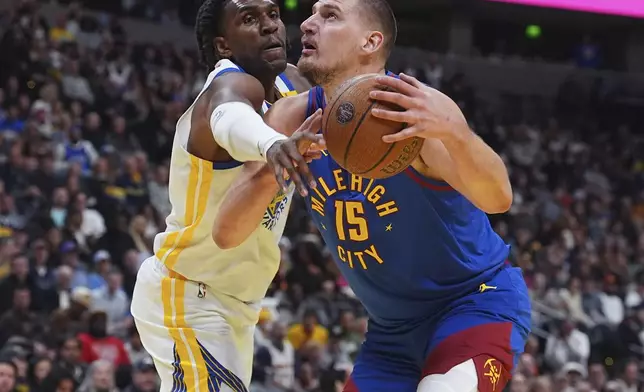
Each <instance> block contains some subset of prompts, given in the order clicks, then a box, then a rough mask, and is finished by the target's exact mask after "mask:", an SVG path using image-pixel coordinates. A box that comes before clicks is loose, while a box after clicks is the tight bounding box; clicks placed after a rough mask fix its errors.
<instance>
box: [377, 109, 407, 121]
mask: <svg viewBox="0 0 644 392" xmlns="http://www.w3.org/2000/svg"><path fill="white" fill-rule="evenodd" d="M371 114H372V115H373V116H374V117H378V118H380V119H383V120H389V121H395V122H399V123H406V124H415V123H416V121H415V117H414V116H413V115H412V113H410V112H409V111H404V112H398V111H395V110H387V109H371Z"/></svg>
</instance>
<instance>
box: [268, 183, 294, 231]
mask: <svg viewBox="0 0 644 392" xmlns="http://www.w3.org/2000/svg"><path fill="white" fill-rule="evenodd" d="M287 204H288V195H285V194H284V192H282V191H280V192H279V193H278V194H277V196H275V197H274V198H273V201H271V204H269V205H268V208H267V209H266V211H265V212H264V218H263V219H262V225H263V226H264V227H265V228H266V229H267V230H270V231H273V229H274V228H275V226H276V225H277V222H279V219H280V217H281V216H282V213H284V210H286V205H287Z"/></svg>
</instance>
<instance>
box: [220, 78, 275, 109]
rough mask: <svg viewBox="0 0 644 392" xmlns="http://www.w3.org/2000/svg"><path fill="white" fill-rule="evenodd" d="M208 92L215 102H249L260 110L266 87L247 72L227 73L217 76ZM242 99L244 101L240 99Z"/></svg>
mask: <svg viewBox="0 0 644 392" xmlns="http://www.w3.org/2000/svg"><path fill="white" fill-rule="evenodd" d="M207 92H208V94H209V96H210V100H211V101H213V102H231V101H246V100H247V101H249V102H251V103H252V104H253V106H254V107H256V108H259V107H261V106H262V102H264V96H265V92H264V86H262V83H261V82H260V81H259V80H258V79H256V78H255V77H254V76H251V75H249V74H247V73H245V72H227V73H224V74H221V75H217V76H216V77H215V78H214V79H213V80H212V82H211V83H210V85H209V86H208V89H207ZM240 98H242V99H240Z"/></svg>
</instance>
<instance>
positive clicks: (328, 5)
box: [313, 1, 342, 13]
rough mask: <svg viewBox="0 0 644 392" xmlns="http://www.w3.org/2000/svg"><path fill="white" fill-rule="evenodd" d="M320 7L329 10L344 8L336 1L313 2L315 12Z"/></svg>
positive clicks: (339, 10)
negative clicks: (335, 2)
mask: <svg viewBox="0 0 644 392" xmlns="http://www.w3.org/2000/svg"><path fill="white" fill-rule="evenodd" d="M320 8H326V9H327V10H334V11H338V12H342V9H341V8H340V7H339V6H338V5H337V4H334V3H328V2H324V3H323V2H321V1H318V2H317V3H315V4H313V13H315V12H316V11H318V10H319V9H320Z"/></svg>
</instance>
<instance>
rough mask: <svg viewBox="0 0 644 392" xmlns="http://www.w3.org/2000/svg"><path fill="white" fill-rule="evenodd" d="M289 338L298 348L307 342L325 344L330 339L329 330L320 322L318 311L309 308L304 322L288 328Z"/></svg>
mask: <svg viewBox="0 0 644 392" xmlns="http://www.w3.org/2000/svg"><path fill="white" fill-rule="evenodd" d="M287 336H288V340H289V342H290V343H291V344H292V345H293V347H294V348H295V349H296V350H299V349H300V348H301V347H302V346H304V344H306V343H307V342H315V343H318V344H321V345H325V344H326V343H327V341H328V340H329V331H328V330H327V329H326V328H325V327H324V326H322V325H320V323H319V322H318V316H317V313H316V312H315V311H314V310H308V311H307V312H306V313H305V314H304V317H303V319H302V323H298V324H294V325H293V326H292V327H291V328H289V330H288V334H287Z"/></svg>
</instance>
